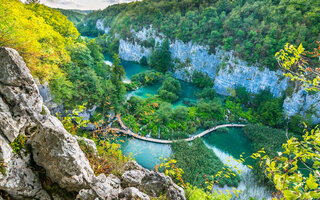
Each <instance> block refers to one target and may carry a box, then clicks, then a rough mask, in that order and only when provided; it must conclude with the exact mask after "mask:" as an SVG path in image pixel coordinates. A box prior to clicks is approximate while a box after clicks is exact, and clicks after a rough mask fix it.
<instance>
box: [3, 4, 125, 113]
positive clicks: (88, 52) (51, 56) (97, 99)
mask: <svg viewBox="0 0 320 200" xmlns="http://www.w3.org/2000/svg"><path fill="white" fill-rule="evenodd" d="M0 46H6V47H11V48H14V49H16V50H17V51H18V52H19V53H20V54H21V55H22V57H23V58H24V60H25V62H26V64H27V66H28V68H29V69H30V71H31V73H32V75H33V76H34V77H36V78H38V79H39V81H40V83H45V82H48V83H49V86H50V89H51V91H52V93H53V94H54V97H55V101H56V102H57V103H62V102H63V103H64V105H65V108H73V107H74V106H76V105H80V104H83V103H88V104H89V105H88V106H89V107H90V106H92V105H97V106H99V105H101V104H103V103H104V101H105V99H106V97H108V96H110V95H112V96H110V98H111V99H110V101H111V102H116V101H117V102H118V100H116V99H119V98H120V96H121V95H122V94H118V93H117V92H114V90H115V87H114V85H113V83H112V82H111V80H110V79H111V78H112V77H115V76H116V75H115V74H112V72H111V67H110V66H108V65H106V64H105V63H104V57H103V54H102V53H101V51H100V47H99V46H98V45H97V44H96V43H95V41H94V40H91V41H84V40H82V39H81V38H80V34H79V32H78V31H77V29H76V28H75V27H74V25H73V24H72V22H70V21H69V20H68V19H67V17H66V16H64V15H62V14H61V12H60V11H59V10H55V9H51V8H48V7H46V6H44V5H41V4H23V3H21V2H20V1H19V0H10V1H7V0H0ZM117 87H118V86H117ZM114 106H116V105H114Z"/></svg>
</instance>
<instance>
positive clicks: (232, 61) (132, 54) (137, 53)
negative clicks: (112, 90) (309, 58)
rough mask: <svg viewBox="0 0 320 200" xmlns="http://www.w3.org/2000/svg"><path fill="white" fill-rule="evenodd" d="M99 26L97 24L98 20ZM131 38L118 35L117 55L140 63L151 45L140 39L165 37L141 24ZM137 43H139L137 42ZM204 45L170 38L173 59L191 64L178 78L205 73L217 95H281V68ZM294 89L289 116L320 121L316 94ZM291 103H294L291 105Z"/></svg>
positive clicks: (286, 104)
mask: <svg viewBox="0 0 320 200" xmlns="http://www.w3.org/2000/svg"><path fill="white" fill-rule="evenodd" d="M102 24H103V23H102V21H101V20H100V21H99V28H100V29H101V30H110V28H109V27H103V25H102ZM97 26H98V23H97ZM131 34H132V37H133V40H132V39H130V40H128V39H126V38H120V43H119V56H120V58H122V59H124V60H128V61H136V62H139V61H140V59H141V58H142V57H143V56H145V57H148V56H149V55H150V54H151V53H152V51H153V48H146V47H144V46H142V45H140V44H141V41H147V40H149V39H151V38H153V39H155V44H161V42H162V41H163V40H164V39H165V36H164V35H163V34H161V33H158V32H157V31H156V30H154V29H153V28H152V26H150V27H147V28H146V27H144V28H142V29H141V30H139V31H135V30H134V29H132V30H131ZM139 42H140V43H139ZM208 49H209V48H208V47H207V46H203V45H199V44H196V43H193V42H191V41H190V42H188V43H184V42H182V41H180V40H174V41H170V52H171V56H172V59H173V60H179V62H185V61H186V60H187V59H188V60H189V61H190V65H189V66H186V67H184V68H177V69H175V71H174V73H175V76H176V77H177V78H179V79H182V80H186V81H190V75H192V73H193V71H200V72H203V73H206V74H207V75H208V76H209V77H210V78H211V79H212V80H213V81H214V88H215V89H216V91H217V92H218V93H219V94H222V95H229V92H228V91H229V89H235V88H236V87H238V86H243V87H245V88H246V89H247V91H248V92H250V93H253V94H256V93H258V92H259V91H260V90H263V89H267V88H270V91H271V92H272V94H273V95H274V96H275V97H280V96H282V95H283V94H284V92H285V90H286V89H287V88H288V86H289V84H288V83H289V81H288V79H286V78H284V77H283V75H282V74H283V73H282V72H281V71H279V70H278V71H271V70H269V69H267V68H264V67H258V66H256V65H249V64H248V63H247V62H245V61H243V60H241V59H239V58H237V56H235V55H234V53H233V52H232V51H230V52H227V51H224V50H222V49H221V48H216V49H215V54H210V53H209V50H208ZM304 96H305V97H303V96H302V92H301V90H300V91H297V92H295V93H294V94H293V95H292V96H290V97H286V100H285V102H284V106H283V107H284V111H285V113H286V114H287V115H288V116H292V115H295V114H304V113H306V112H308V111H312V112H313V113H314V115H313V120H314V122H320V107H319V106H317V105H314V103H317V102H319V101H320V96H319V95H318V96H317V95H308V94H304ZM293 105H294V106H293Z"/></svg>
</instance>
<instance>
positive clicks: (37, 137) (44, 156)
mask: <svg viewBox="0 0 320 200" xmlns="http://www.w3.org/2000/svg"><path fill="white" fill-rule="evenodd" d="M0 71H1V73H0V162H1V163H2V164H4V165H3V166H2V169H1V173H0V190H2V191H5V192H7V193H8V194H9V195H10V196H11V197H13V198H14V199H44V200H46V199H66V198H65V197H64V196H63V195H61V194H62V192H59V191H58V192H57V191H55V192H53V191H52V190H48V189H47V188H46V187H44V183H43V180H44V179H46V180H48V179H49V180H50V181H51V182H52V184H56V185H58V187H59V188H60V189H61V191H65V192H70V193H72V194H75V195H74V196H75V198H76V199H83V200H91V199H92V200H93V199H94V200H96V199H108V200H109V199H112V200H113V199H115V200H116V199H121V200H129V199H135V198H136V199H143V200H148V199H150V196H152V197H158V196H159V195H160V194H162V195H165V196H166V197H167V199H172V200H176V199H177V200H179V199H181V200H184V199H185V196H184V191H183V189H182V188H180V187H179V186H177V185H176V184H174V183H173V182H172V180H171V179H170V178H169V177H166V176H164V174H161V173H157V172H153V171H149V170H146V169H144V168H142V167H141V166H139V165H138V164H137V163H135V162H128V163H127V164H126V166H125V167H124V168H125V173H124V174H123V175H122V176H121V177H116V176H114V175H112V174H110V175H109V176H106V175H104V174H100V175H99V176H95V174H94V172H93V170H92V168H91V166H90V163H89V161H88V159H87V158H86V157H85V154H84V153H83V152H82V151H81V149H80V147H79V144H78V141H77V139H79V138H78V137H76V136H72V135H71V134H70V133H68V132H67V131H66V130H65V129H64V127H63V125H62V124H61V122H60V121H59V120H58V119H57V118H55V117H54V116H52V115H51V114H50V111H49V110H48V109H47V107H46V106H45V105H44V104H43V100H42V98H41V96H40V94H39V91H38V88H37V86H36V84H35V81H34V79H33V78H32V76H31V75H30V72H29V70H28V68H27V66H26V64H25V63H24V61H23V59H22V57H20V56H19V54H18V53H17V51H15V50H13V49H10V48H4V47H1V48H0ZM19 135H24V136H25V137H27V141H26V143H27V147H26V149H23V150H22V151H21V152H20V154H17V153H15V152H14V151H13V149H12V148H11V146H10V145H9V144H10V143H12V142H13V141H15V139H16V138H17V137H18V136H19ZM85 142H86V143H88V145H93V146H94V145H95V144H94V143H93V142H92V141H90V140H85ZM93 149H96V148H95V147H94V148H93ZM41 171H43V173H41Z"/></svg>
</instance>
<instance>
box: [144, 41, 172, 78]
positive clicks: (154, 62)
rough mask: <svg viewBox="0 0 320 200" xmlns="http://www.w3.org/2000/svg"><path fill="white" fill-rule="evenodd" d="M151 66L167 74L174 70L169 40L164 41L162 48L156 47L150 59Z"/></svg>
mask: <svg viewBox="0 0 320 200" xmlns="http://www.w3.org/2000/svg"><path fill="white" fill-rule="evenodd" d="M149 65H150V66H151V67H152V68H154V69H156V70H157V71H160V72H166V71H168V70H170V69H172V67H173V64H172V61H171V53H170V46H169V40H168V39H166V40H165V41H163V43H162V44H161V46H158V47H156V49H155V51H154V52H152V54H151V55H150V58H149Z"/></svg>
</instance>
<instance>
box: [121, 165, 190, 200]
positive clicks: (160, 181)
mask: <svg viewBox="0 0 320 200" xmlns="http://www.w3.org/2000/svg"><path fill="white" fill-rule="evenodd" d="M125 169H126V170H129V171H126V172H125V173H124V174H123V175H122V176H121V180H122V186H123V187H124V188H126V187H136V188H138V189H139V190H140V191H142V192H144V193H146V194H147V195H149V196H152V197H158V196H160V195H166V197H167V198H168V199H170V200H171V199H172V200H179V199H181V200H185V199H186V198H185V193H184V190H183V189H182V188H181V187H179V186H177V185H176V184H175V183H173V181H172V180H171V178H170V177H167V176H165V175H164V174H162V173H158V172H154V171H149V170H147V169H144V168H142V167H141V166H140V165H139V164H137V163H135V162H134V161H131V162H129V163H127V165H126V166H125Z"/></svg>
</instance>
